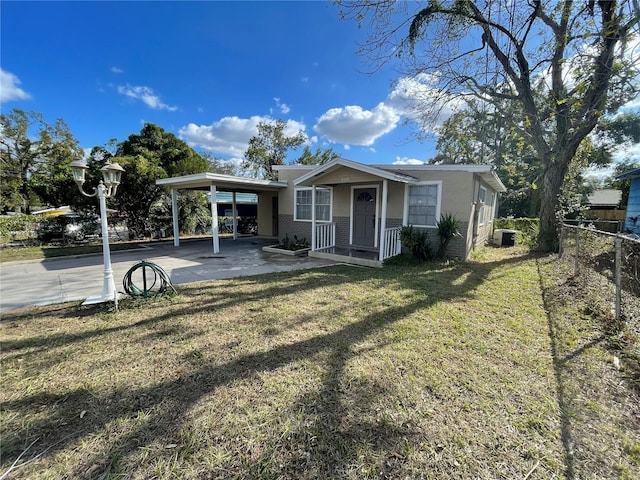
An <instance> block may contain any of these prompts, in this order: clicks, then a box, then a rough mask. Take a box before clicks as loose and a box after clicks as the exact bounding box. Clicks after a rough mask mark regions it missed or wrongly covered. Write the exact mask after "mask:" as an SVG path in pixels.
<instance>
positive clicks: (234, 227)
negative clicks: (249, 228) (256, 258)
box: [231, 192, 238, 240]
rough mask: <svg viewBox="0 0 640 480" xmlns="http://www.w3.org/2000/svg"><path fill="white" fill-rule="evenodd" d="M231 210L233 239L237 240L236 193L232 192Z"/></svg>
mask: <svg viewBox="0 0 640 480" xmlns="http://www.w3.org/2000/svg"><path fill="white" fill-rule="evenodd" d="M231 210H232V211H233V239H234V240H237V239H238V207H237V206H236V192H233V194H232V199H231Z"/></svg>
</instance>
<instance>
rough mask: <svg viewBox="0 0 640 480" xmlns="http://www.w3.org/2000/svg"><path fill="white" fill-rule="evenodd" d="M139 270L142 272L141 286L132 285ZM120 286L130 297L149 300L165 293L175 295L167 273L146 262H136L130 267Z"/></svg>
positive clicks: (157, 266)
mask: <svg viewBox="0 0 640 480" xmlns="http://www.w3.org/2000/svg"><path fill="white" fill-rule="evenodd" d="M140 269H141V270H142V271H141V272H140V274H141V276H142V286H139V285H136V284H135V283H133V277H134V273H135V272H136V271H138V270H140ZM136 279H138V277H137V276H136ZM122 284H123V286H124V291H125V292H126V293H127V294H128V295H130V296H132V297H143V298H150V297H155V296H157V295H163V294H165V293H177V292H176V289H175V288H173V284H172V283H171V279H170V278H169V275H167V272H165V271H164V270H163V269H162V267H160V266H159V265H156V264H155V263H152V262H147V261H146V260H143V261H141V262H138V263H136V264H135V265H134V266H133V267H131V268H130V269H129V271H128V272H127V273H126V274H125V276H124V279H123V281H122Z"/></svg>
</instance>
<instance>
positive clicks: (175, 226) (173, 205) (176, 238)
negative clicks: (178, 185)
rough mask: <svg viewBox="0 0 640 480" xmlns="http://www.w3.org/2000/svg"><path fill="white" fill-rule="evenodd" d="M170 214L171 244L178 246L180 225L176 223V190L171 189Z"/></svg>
mask: <svg viewBox="0 0 640 480" xmlns="http://www.w3.org/2000/svg"><path fill="white" fill-rule="evenodd" d="M171 215H172V217H173V246H174V247H179V246H180V226H179V225H178V190H176V189H175V188H172V189H171Z"/></svg>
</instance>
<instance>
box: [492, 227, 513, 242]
mask: <svg viewBox="0 0 640 480" xmlns="http://www.w3.org/2000/svg"><path fill="white" fill-rule="evenodd" d="M517 234H518V231H517V230H509V229H506V228H497V229H496V230H495V231H494V232H493V244H494V245H499V246H501V247H513V246H514V245H515V244H516V235H517Z"/></svg>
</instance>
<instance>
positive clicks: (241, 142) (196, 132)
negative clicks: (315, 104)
mask: <svg viewBox="0 0 640 480" xmlns="http://www.w3.org/2000/svg"><path fill="white" fill-rule="evenodd" d="M270 121H273V119H272V118H270V117H263V116H259V115H254V116H252V117H251V118H239V117H236V116H234V117H224V118H222V119H220V120H218V121H217V122H213V123H212V124H211V125H196V124H195V123H190V124H188V125H186V126H184V127H182V128H180V129H179V130H178V133H179V134H180V136H181V137H182V138H184V139H185V140H186V141H187V142H188V143H189V144H190V145H192V146H198V147H201V148H204V149H205V150H208V151H210V152H215V153H219V154H222V155H229V156H233V157H240V158H242V157H244V152H246V151H247V147H248V146H249V139H250V138H251V137H253V136H255V135H257V134H258V123H260V122H270ZM306 128H307V127H306V126H305V124H304V123H300V122H296V121H295V120H288V121H287V125H286V127H285V128H284V134H285V135H286V136H294V135H297V134H298V132H300V131H302V132H303V133H305V131H306Z"/></svg>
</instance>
